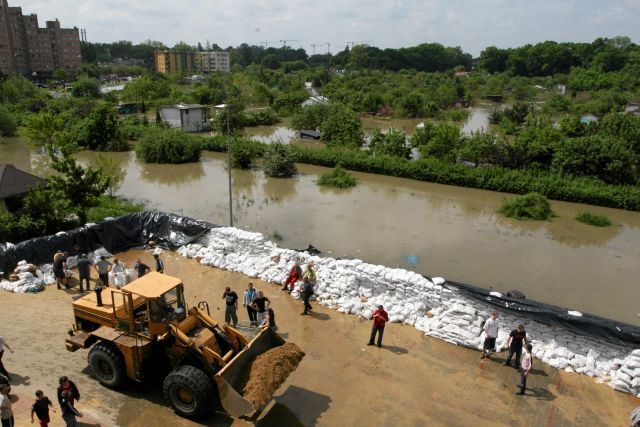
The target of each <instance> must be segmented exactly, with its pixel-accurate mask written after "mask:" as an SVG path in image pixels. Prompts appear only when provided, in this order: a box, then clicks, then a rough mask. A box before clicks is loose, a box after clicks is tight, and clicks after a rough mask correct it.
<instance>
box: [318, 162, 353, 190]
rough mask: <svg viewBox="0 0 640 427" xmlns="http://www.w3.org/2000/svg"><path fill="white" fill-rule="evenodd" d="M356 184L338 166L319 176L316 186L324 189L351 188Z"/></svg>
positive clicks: (350, 176) (348, 174) (351, 176)
mask: <svg viewBox="0 0 640 427" xmlns="http://www.w3.org/2000/svg"><path fill="white" fill-rule="evenodd" d="M357 183H358V182H357V181H356V179H355V177H354V176H353V175H351V174H350V173H349V172H347V171H346V170H344V169H342V168H341V167H340V166H336V167H335V168H334V169H332V170H330V171H329V172H327V173H324V174H322V175H320V178H319V179H318V185H322V186H324V187H334V188H351V187H355V186H356V184H357Z"/></svg>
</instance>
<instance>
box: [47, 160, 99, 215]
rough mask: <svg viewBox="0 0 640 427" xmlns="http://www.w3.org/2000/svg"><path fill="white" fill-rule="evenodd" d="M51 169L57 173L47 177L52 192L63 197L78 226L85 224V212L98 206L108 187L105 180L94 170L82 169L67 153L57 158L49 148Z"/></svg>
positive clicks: (90, 168) (89, 168)
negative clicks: (77, 221)
mask: <svg viewBox="0 0 640 427" xmlns="http://www.w3.org/2000/svg"><path fill="white" fill-rule="evenodd" d="M49 157H50V158H51V167H52V168H53V170H55V171H56V172H58V174H57V175H52V176H51V177H49V179H48V180H49V185H50V186H51V188H52V189H53V190H54V191H58V192H59V194H61V195H64V198H65V199H66V200H68V202H69V206H70V209H71V210H72V211H74V212H75V213H76V214H77V215H78V219H79V220H80V224H81V225H84V224H86V222H87V210H88V209H89V208H91V207H94V206H98V204H99V201H100V196H101V195H102V194H103V193H104V192H105V190H106V189H107V187H108V182H107V179H105V177H104V176H103V175H102V173H101V172H100V171H99V170H98V169H95V168H92V167H88V168H83V167H82V166H80V165H78V164H77V163H76V161H75V159H74V158H73V157H71V154H70V153H69V152H65V150H63V154H62V156H57V155H56V154H55V153H54V151H53V149H52V148H49Z"/></svg>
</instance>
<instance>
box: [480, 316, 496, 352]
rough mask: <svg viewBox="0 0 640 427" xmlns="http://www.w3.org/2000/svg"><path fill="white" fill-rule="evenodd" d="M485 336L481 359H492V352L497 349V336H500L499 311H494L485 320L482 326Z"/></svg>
mask: <svg viewBox="0 0 640 427" xmlns="http://www.w3.org/2000/svg"><path fill="white" fill-rule="evenodd" d="M482 329H483V330H484V334H485V338H484V344H483V345H482V356H481V357H480V359H484V358H485V357H486V358H487V359H491V353H492V352H493V351H495V349H496V338H498V312H497V311H493V312H492V313H491V317H490V318H489V319H487V321H486V322H484V326H483V327H482Z"/></svg>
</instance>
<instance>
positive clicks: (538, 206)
mask: <svg viewBox="0 0 640 427" xmlns="http://www.w3.org/2000/svg"><path fill="white" fill-rule="evenodd" d="M498 212H500V213H501V214H503V215H504V216H507V217H509V218H515V219H520V220H528V219H533V220H536V221H544V220H547V219H549V218H551V217H552V216H553V211H552V210H551V206H550V205H549V201H548V200H547V199H546V198H545V197H544V196H543V195H541V194H538V193H529V194H525V195H524V196H519V197H515V198H513V199H505V200H504V201H503V202H502V206H501V207H500V209H499V210H498Z"/></svg>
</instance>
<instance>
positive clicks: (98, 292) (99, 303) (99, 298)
mask: <svg viewBox="0 0 640 427" xmlns="http://www.w3.org/2000/svg"><path fill="white" fill-rule="evenodd" d="M103 289H104V286H96V287H95V288H93V290H94V291H95V292H96V300H97V301H96V305H97V306H98V307H102V290H103Z"/></svg>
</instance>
